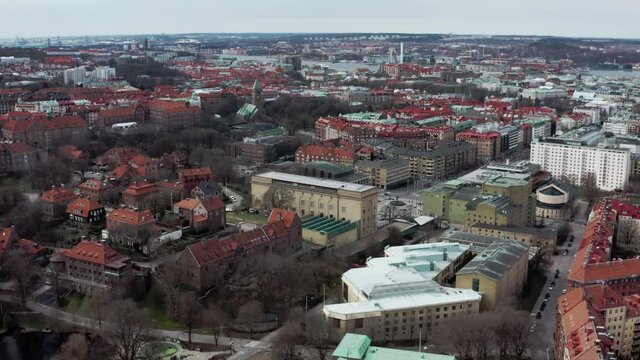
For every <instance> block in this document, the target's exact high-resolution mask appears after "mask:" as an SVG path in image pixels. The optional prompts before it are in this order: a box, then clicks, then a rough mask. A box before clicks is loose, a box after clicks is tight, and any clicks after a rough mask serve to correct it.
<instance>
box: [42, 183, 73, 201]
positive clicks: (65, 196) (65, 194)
mask: <svg viewBox="0 0 640 360" xmlns="http://www.w3.org/2000/svg"><path fill="white" fill-rule="evenodd" d="M76 197H77V195H76V194H75V193H74V192H73V191H71V190H70V189H67V188H64V187H55V186H54V187H53V188H52V189H51V190H49V191H45V192H43V193H42V195H41V196H40V199H41V200H42V201H45V202H48V203H57V202H66V201H70V200H73V199H75V198H76Z"/></svg>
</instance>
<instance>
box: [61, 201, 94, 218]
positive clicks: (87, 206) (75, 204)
mask: <svg viewBox="0 0 640 360" xmlns="http://www.w3.org/2000/svg"><path fill="white" fill-rule="evenodd" d="M99 209H102V205H100V203H99V202H97V201H95V200H92V199H88V198H84V197H82V198H77V199H75V200H74V201H72V202H70V203H69V205H67V214H73V215H79V216H81V217H83V218H88V217H89V213H90V212H91V211H94V210H99ZM76 212H79V214H77V213H76Z"/></svg>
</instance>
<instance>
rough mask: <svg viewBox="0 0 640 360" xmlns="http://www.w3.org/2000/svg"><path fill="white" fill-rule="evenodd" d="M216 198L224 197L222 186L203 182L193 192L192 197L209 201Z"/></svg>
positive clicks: (212, 182)
mask: <svg viewBox="0 0 640 360" xmlns="http://www.w3.org/2000/svg"><path fill="white" fill-rule="evenodd" d="M214 196H222V186H220V184H218V183H217V182H215V181H205V182H201V183H200V184H198V185H196V187H194V188H193V189H192V190H191V197H194V198H196V199H209V198H212V197H214Z"/></svg>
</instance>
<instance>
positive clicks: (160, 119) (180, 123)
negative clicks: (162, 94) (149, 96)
mask: <svg viewBox="0 0 640 360" xmlns="http://www.w3.org/2000/svg"><path fill="white" fill-rule="evenodd" d="M199 118H200V109H198V108H197V107H191V106H189V105H188V104H187V103H184V102H176V101H163V100H152V101H150V102H149V120H150V121H151V123H153V124H155V125H156V126H157V127H158V128H159V129H160V130H165V131H179V130H182V129H188V128H192V127H194V126H195V124H196V122H198V121H199Z"/></svg>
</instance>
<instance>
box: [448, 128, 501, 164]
mask: <svg viewBox="0 0 640 360" xmlns="http://www.w3.org/2000/svg"><path fill="white" fill-rule="evenodd" d="M456 140H457V141H465V142H468V143H470V144H473V145H474V146H475V149H476V158H477V159H478V161H491V160H495V159H496V158H497V157H499V156H500V133H499V132H496V131H492V132H487V133H480V132H477V131H475V130H471V129H469V130H464V131H461V132H459V133H457V134H456Z"/></svg>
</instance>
